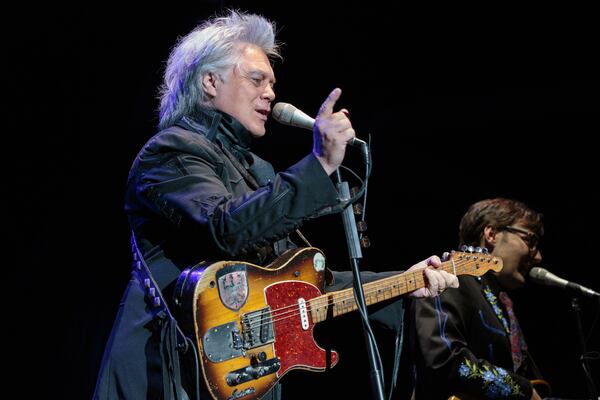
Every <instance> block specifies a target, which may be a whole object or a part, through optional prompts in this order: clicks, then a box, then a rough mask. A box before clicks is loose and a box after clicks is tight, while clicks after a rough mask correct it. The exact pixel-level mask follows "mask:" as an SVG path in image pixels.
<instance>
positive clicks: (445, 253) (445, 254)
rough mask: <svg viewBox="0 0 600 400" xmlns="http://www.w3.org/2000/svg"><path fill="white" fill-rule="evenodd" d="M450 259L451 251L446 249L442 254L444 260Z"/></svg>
mask: <svg viewBox="0 0 600 400" xmlns="http://www.w3.org/2000/svg"><path fill="white" fill-rule="evenodd" d="M449 259H450V253H448V252H447V251H445V252H444V254H442V261H448V260H449Z"/></svg>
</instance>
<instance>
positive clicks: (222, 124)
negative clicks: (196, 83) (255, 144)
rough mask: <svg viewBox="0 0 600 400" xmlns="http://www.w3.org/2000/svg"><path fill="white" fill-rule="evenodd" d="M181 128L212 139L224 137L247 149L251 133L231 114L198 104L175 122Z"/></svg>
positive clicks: (236, 145)
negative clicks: (190, 112) (188, 113)
mask: <svg viewBox="0 0 600 400" xmlns="http://www.w3.org/2000/svg"><path fill="white" fill-rule="evenodd" d="M176 124H177V125H179V126H181V127H182V128H185V129H189V130H192V131H194V132H197V133H201V134H203V135H205V136H206V137H207V138H208V139H209V140H211V141H214V140H215V138H216V137H217V136H219V138H220V139H222V138H225V140H226V141H227V142H229V143H230V144H231V145H233V146H235V147H238V146H239V147H240V148H241V149H244V150H249V148H250V144H251V143H252V135H251V134H250V131H248V130H247V129H246V128H244V126H243V125H242V124H241V123H240V122H239V121H238V120H237V119H235V118H234V117H232V116H231V115H229V114H227V113H225V112H223V111H220V110H215V109H209V108H206V107H201V106H198V107H196V108H195V110H194V112H193V113H192V114H190V115H187V116H184V117H182V118H181V119H180V120H179V121H178V122H177V123H176Z"/></svg>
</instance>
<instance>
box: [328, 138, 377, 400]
mask: <svg viewBox="0 0 600 400" xmlns="http://www.w3.org/2000/svg"><path fill="white" fill-rule="evenodd" d="M363 147H364V148H363V154H366V164H367V165H366V168H367V173H369V168H370V165H369V161H368V160H369V156H368V146H363ZM335 175H336V178H337V189H338V193H339V194H340V200H341V201H347V200H350V198H351V197H352V196H350V189H349V187H348V182H343V181H342V175H341V173H340V169H339V168H338V169H337V170H336V172H335ZM342 220H343V222H344V233H345V235H346V243H347V245H348V252H349V255H350V264H351V266H352V275H353V277H354V279H353V285H354V297H355V299H356V305H357V307H358V309H359V311H360V313H361V317H362V318H361V320H362V323H363V332H364V334H365V340H366V342H367V353H368V357H369V364H370V366H371V375H370V378H371V384H372V389H373V396H374V398H375V399H378V400H384V391H383V373H382V371H381V367H380V363H379V360H380V357H379V352H378V350H377V343H375V337H374V336H373V335H372V332H373V331H372V330H371V327H370V326H369V320H368V314H367V305H366V303H365V294H364V291H363V287H362V280H361V277H360V270H359V267H358V260H359V259H360V258H362V252H361V250H360V241H359V238H358V230H357V229H356V221H355V220H354V215H353V213H352V205H349V206H348V207H346V208H345V209H344V211H343V212H342Z"/></svg>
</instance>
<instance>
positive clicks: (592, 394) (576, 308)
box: [571, 297, 599, 400]
mask: <svg viewBox="0 0 600 400" xmlns="http://www.w3.org/2000/svg"><path fill="white" fill-rule="evenodd" d="M571 310H572V311H573V315H575V322H576V324H577V334H578V336H579V346H580V347H581V367H582V368H583V372H584V375H585V378H586V380H585V383H586V384H587V392H588V396H589V398H590V399H592V400H596V399H598V398H599V397H598V392H597V391H596V387H595V386H594V381H593V379H592V372H591V370H590V365H589V364H588V361H587V358H586V354H587V350H586V345H585V335H584V334H583V324H582V323H581V307H580V305H579V297H573V299H572V301H571Z"/></svg>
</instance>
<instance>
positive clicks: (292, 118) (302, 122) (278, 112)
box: [272, 103, 367, 148]
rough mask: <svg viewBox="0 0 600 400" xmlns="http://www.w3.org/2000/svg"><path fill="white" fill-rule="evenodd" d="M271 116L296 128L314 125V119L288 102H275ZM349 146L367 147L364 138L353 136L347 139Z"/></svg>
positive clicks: (307, 127) (310, 127) (311, 127)
mask: <svg viewBox="0 0 600 400" xmlns="http://www.w3.org/2000/svg"><path fill="white" fill-rule="evenodd" d="M272 114H273V118H275V121H277V122H279V123H280V124H284V125H290V126H295V127H296V128H304V129H308V130H311V131H312V129H313V126H314V125H315V119H314V118H311V117H310V116H308V115H306V114H305V113H304V112H302V111H300V110H299V109H298V108H296V107H294V106H293V105H291V104H289V103H277V104H275V105H274V106H273V111H272ZM348 144H349V145H350V146H354V147H364V148H366V147H367V143H366V142H365V141H364V140H360V139H358V138H353V139H352V140H350V141H348Z"/></svg>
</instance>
